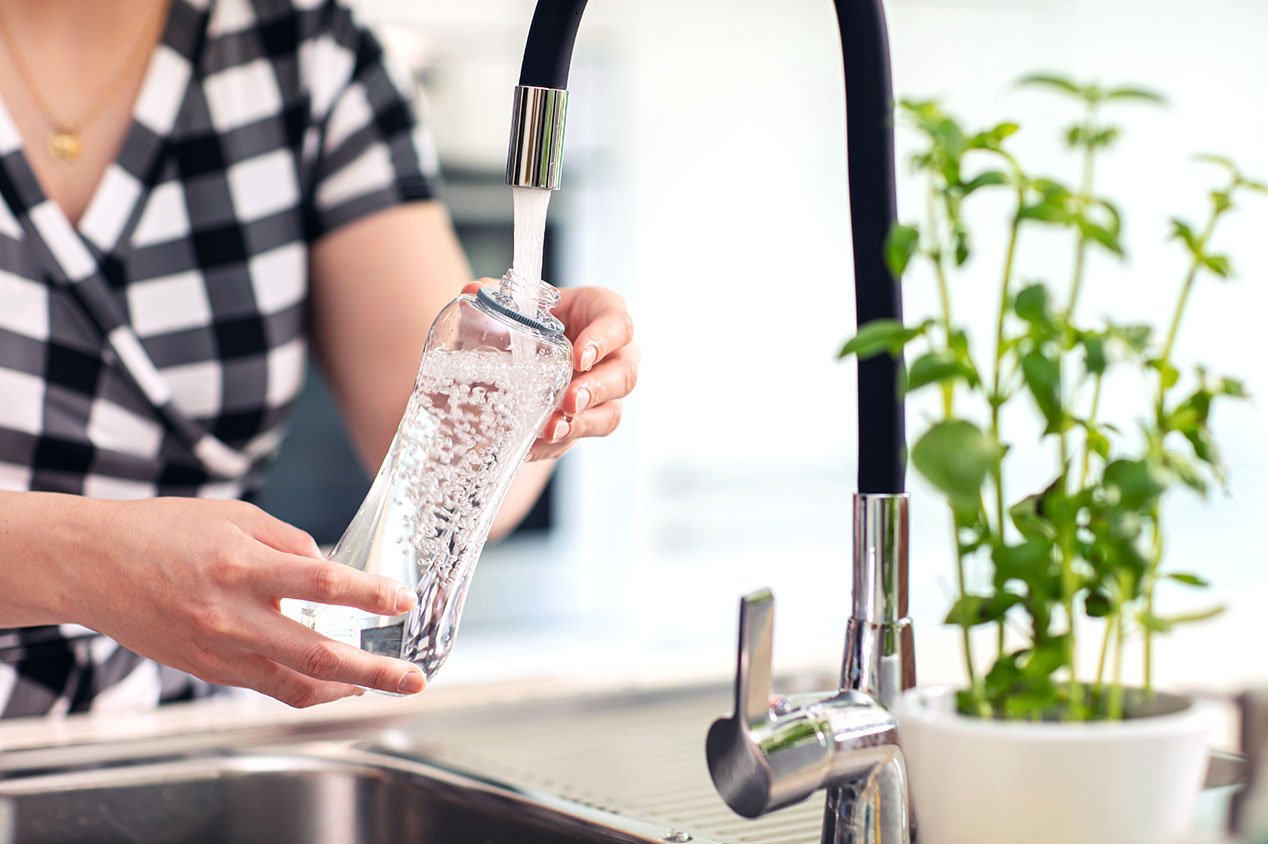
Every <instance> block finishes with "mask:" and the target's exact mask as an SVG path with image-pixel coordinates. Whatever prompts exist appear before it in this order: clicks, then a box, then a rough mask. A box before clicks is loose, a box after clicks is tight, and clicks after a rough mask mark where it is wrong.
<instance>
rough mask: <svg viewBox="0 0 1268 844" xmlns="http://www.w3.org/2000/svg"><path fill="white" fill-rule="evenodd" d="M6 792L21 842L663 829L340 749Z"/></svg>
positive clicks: (338, 841) (608, 833)
mask: <svg viewBox="0 0 1268 844" xmlns="http://www.w3.org/2000/svg"><path fill="white" fill-rule="evenodd" d="M5 800H7V801H8V802H9V804H10V810H11V812H12V814H13V816H14V817H13V826H14V829H13V840H14V841H18V842H22V844H67V842H80V841H82V842H93V844H124V843H125V842H126V843H127V844H136V842H149V843H151V844H204V843H205V844H256V842H259V844H291V842H294V844H327V842H329V844H363V843H364V844H378V843H379V842H383V844H388V842H392V844H404V843H405V842H409V844H424V842H426V844H448V843H449V842H452V844H502V843H503V842H506V844H511V842H517V843H518V842H527V843H528V844H533V842H552V844H587V843H588V842H649V841H657V842H659V841H661V836H662V835H663V834H664V832H665V831H664V830H659V829H656V830H648V833H649V834H648V835H643V834H640V832H639V831H638V830H636V829H630V830H629V831H628V832H627V831H622V830H620V829H619V828H614V826H613V824H612V823H611V820H612V819H610V818H609V819H606V822H604V820H601V819H600V820H598V822H596V819H597V816H598V815H599V814H600V813H597V812H590V811H589V810H587V809H585V808H584V807H566V806H560V807H558V808H554V807H550V806H548V805H544V804H543V802H542V800H541V799H528V798H527V797H525V796H523V795H521V794H519V793H517V792H515V791H513V790H511V789H508V788H505V787H501V786H497V785H494V784H492V783H486V782H482V781H480V780H478V779H474V778H467V777H463V776H460V775H455V774H452V773H449V772H446V771H443V770H440V769H437V768H433V767H430V766H427V765H423V764H419V763H416V762H413V761H410V760H400V759H393V758H389V757H384V756H380V755H377V754H372V753H366V752H364V751H357V750H355V749H350V748H344V747H329V748H316V749H312V750H305V749H303V748H301V749H300V751H299V752H296V751H295V750H293V749H292V750H285V751H280V752H277V753H244V754H232V755H215V756H205V757H200V758H182V759H174V760H167V761H157V762H147V763H143V764H129V765H124V766H119V767H107V768H98V769H95V770H91V771H84V772H72V773H53V774H46V775H40V776H34V777H24V778H23V779H21V780H12V781H8V782H0V801H5ZM586 815H590V816H591V817H586ZM622 823H624V824H625V825H626V826H629V824H628V822H622ZM653 832H654V833H655V835H654V837H652V835H651V833H653ZM3 840H4V832H3V830H2V829H0V841H3Z"/></svg>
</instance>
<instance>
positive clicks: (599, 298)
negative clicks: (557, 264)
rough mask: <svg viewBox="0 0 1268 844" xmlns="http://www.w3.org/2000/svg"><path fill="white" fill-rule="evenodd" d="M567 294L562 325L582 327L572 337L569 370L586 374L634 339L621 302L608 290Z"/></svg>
mask: <svg viewBox="0 0 1268 844" xmlns="http://www.w3.org/2000/svg"><path fill="white" fill-rule="evenodd" d="M571 293H572V297H571V298H572V299H573V301H572V302H570V303H569V307H568V309H567V310H568V317H569V318H568V319H566V320H565V323H566V324H568V325H569V326H570V327H576V326H577V325H578V324H581V325H583V326H584V327H582V328H581V330H580V331H579V332H578V333H577V334H576V336H575V337H573V341H572V346H573V349H572V354H573V367H574V368H575V369H576V370H577V371H578V372H589V371H590V370H591V369H592V368H593V367H594V365H595V364H597V363H598V362H599V361H601V360H603V359H604V358H606V357H607V356H608V355H610V354H612V353H613V352H615V351H616V350H617V349H620V348H622V347H623V346H625V345H627V344H628V343H629V342H630V341H631V340H633V339H634V322H633V320H631V319H630V312H629V311H628V310H627V309H626V307H625V300H624V299H622V298H621V297H620V296H618V295H617V294H616V293H613V292H612V291H611V290H605V289H603V288H601V287H584V288H580V289H577V290H575V291H571ZM570 333H571V332H570Z"/></svg>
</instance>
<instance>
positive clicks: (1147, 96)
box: [1105, 85, 1167, 105]
mask: <svg viewBox="0 0 1268 844" xmlns="http://www.w3.org/2000/svg"><path fill="white" fill-rule="evenodd" d="M1105 99H1107V100H1135V101H1138V102H1148V103H1153V104H1155V105H1166V104H1167V98H1166V97H1164V96H1163V95H1162V94H1159V93H1158V92H1157V91H1151V90H1150V89H1148V88H1139V87H1136V86H1134V85H1125V86H1123V87H1121V88H1111V89H1109V90H1108V91H1106V92H1105Z"/></svg>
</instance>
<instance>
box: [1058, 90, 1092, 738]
mask: <svg viewBox="0 0 1268 844" xmlns="http://www.w3.org/2000/svg"><path fill="white" fill-rule="evenodd" d="M1095 118H1096V104H1095V103H1089V104H1088V110H1087V116H1086V119H1085V121H1084V124H1083V142H1084V146H1083V174H1082V180H1081V183H1080V185H1079V196H1078V199H1079V202H1080V206H1081V207H1080V213H1086V212H1087V208H1088V206H1089V205H1090V204H1091V202H1092V183H1093V179H1094V177H1095V172H1096V171H1095V160H1096V153H1095V149H1094V147H1093V145H1092V142H1091V139H1092V134H1093V125H1094V123H1095ZM1087 246H1088V238H1087V233H1086V232H1085V231H1084V227H1083V226H1079V236H1078V240H1077V242H1076V244H1075V249H1074V276H1073V278H1072V279H1071V281H1070V298H1069V300H1068V301H1067V302H1066V308H1065V323H1066V324H1065V333H1066V335H1067V336H1066V337H1065V338H1064V343H1063V345H1065V346H1066V347H1069V346H1070V344H1071V343H1072V341H1073V324H1072V321H1073V319H1074V309H1075V308H1076V307H1077V306H1078V302H1079V294H1080V293H1082V291H1083V276H1084V274H1085V271H1086V268H1087ZM1064 361H1065V356H1064V355H1059V356H1058V357H1057V367H1058V379H1057V383H1058V385H1061V384H1063V383H1064V381H1065V379H1064V375H1063V373H1062V371H1061V370H1063V369H1064ZM1058 389H1061V390H1063V388H1062V387H1060V386H1059V387H1058ZM1063 404H1065V402H1063ZM1065 406H1067V407H1068V406H1069V405H1068V404H1065ZM1058 438H1059V440H1058V441H1059V444H1060V459H1061V466H1060V471H1061V478H1062V481H1061V486H1062V491H1063V492H1068V490H1069V486H1070V481H1069V471H1070V465H1069V463H1070V443H1069V431H1068V430H1067V429H1066V426H1065V424H1064V420H1063V422H1062V427H1061V430H1060V431H1059V432H1058ZM1066 534H1068V531H1063V535H1062V536H1061V538H1060V546H1061V605H1062V606H1063V607H1064V608H1065V614H1066V624H1067V625H1068V628H1069V629H1068V635H1067V639H1066V663H1067V665H1068V666H1069V669H1070V692H1069V694H1070V710H1069V714H1070V716H1071V717H1072V718H1073V719H1074V720H1079V719H1080V718H1081V716H1082V714H1083V713H1082V706H1081V705H1080V696H1081V692H1080V685H1079V673H1078V666H1077V665H1076V662H1075V660H1076V656H1075V655H1076V653H1077V650H1076V647H1075V632H1076V631H1075V628H1076V619H1075V614H1074V593H1075V591H1076V585H1077V584H1076V583H1075V572H1074V548H1073V541H1074V537H1072V536H1069V535H1066Z"/></svg>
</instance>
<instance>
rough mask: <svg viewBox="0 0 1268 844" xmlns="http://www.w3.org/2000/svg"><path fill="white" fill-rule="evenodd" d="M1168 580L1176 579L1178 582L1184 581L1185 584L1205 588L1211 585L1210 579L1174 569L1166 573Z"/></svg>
mask: <svg viewBox="0 0 1268 844" xmlns="http://www.w3.org/2000/svg"><path fill="white" fill-rule="evenodd" d="M1164 577H1166V578H1167V579H1168V580H1174V581H1175V582H1176V583H1183V584H1184V585H1185V586H1198V587H1201V588H1203V589H1205V588H1206V587H1208V586H1210V585H1211V583H1210V581H1208V580H1206V579H1205V578H1202V577H1199V576H1198V575H1196V574H1190V573H1189V572H1182V571H1173V572H1168V573H1167V574H1166V575H1164Z"/></svg>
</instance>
